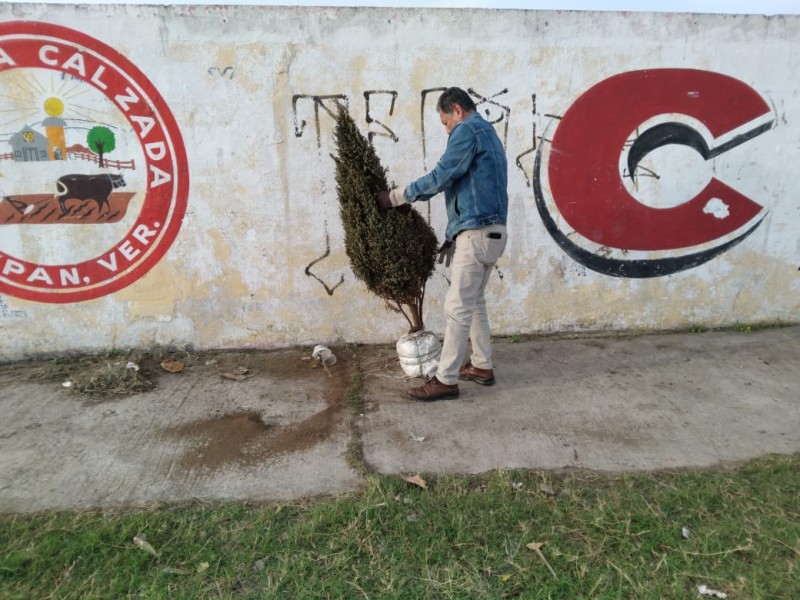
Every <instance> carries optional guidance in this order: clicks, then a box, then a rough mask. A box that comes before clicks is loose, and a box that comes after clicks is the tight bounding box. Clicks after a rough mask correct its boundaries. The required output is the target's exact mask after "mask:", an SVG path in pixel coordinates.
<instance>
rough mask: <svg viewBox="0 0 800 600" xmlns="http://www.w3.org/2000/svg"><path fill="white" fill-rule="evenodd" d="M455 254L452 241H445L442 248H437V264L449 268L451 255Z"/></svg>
mask: <svg viewBox="0 0 800 600" xmlns="http://www.w3.org/2000/svg"><path fill="white" fill-rule="evenodd" d="M455 253H456V245H455V244H454V243H453V242H452V240H445V242H444V244H442V247H441V248H439V264H442V263H444V266H445V267H449V266H450V263H451V262H452V261H453V254H455Z"/></svg>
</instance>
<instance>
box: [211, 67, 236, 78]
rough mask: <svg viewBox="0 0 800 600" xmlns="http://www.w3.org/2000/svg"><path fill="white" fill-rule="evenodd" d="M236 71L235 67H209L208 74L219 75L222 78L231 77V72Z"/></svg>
mask: <svg viewBox="0 0 800 600" xmlns="http://www.w3.org/2000/svg"><path fill="white" fill-rule="evenodd" d="M235 72H236V67H225V68H224V69H223V68H222V67H209V68H208V74H209V75H211V76H212V77H221V78H223V79H233V74H234V73H235Z"/></svg>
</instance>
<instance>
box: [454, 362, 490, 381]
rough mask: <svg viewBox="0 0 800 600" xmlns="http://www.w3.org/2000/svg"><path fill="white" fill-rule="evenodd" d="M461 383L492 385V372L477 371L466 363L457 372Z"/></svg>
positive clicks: (476, 368) (488, 370)
mask: <svg viewBox="0 0 800 600" xmlns="http://www.w3.org/2000/svg"><path fill="white" fill-rule="evenodd" d="M458 378H459V379H460V380H461V381H474V382H476V383H480V384H481V385H494V371H492V369H479V368H478V367H473V366H472V365H471V364H470V363H467V364H466V365H464V366H463V367H461V370H460V371H459V372H458Z"/></svg>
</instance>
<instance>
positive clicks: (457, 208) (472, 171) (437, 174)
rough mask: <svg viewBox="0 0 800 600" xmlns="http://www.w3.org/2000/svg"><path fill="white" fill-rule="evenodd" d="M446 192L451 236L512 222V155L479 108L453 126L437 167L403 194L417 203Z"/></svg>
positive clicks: (447, 237) (447, 232)
mask: <svg viewBox="0 0 800 600" xmlns="http://www.w3.org/2000/svg"><path fill="white" fill-rule="evenodd" d="M442 191H444V198H445V204H446V206H447V229H446V230H445V238H446V239H448V240H452V239H453V238H455V236H456V235H458V233H459V232H461V231H463V230H465V229H478V228H480V227H486V226H488V225H494V224H500V225H505V224H506V217H507V215H508V164H507V162H506V154H505V152H504V150H503V145H502V143H501V142H500V138H498V137H497V133H496V132H495V130H494V127H493V126H492V125H490V124H489V123H487V122H486V121H485V120H484V119H483V117H481V116H480V115H479V114H478V113H477V112H473V113H472V114H471V115H469V116H468V117H467V118H466V119H464V120H463V121H462V122H461V123H458V124H457V125H456V126H455V127H453V129H452V130H451V131H450V137H449V138H448V140H447V149H446V150H445V152H444V154H442V157H441V158H440V159H439V162H438V164H437V165H436V167H434V169H433V171H431V172H430V173H428V174H427V175H423V176H422V177H420V178H419V179H417V180H416V181H414V182H413V183H411V184H410V185H408V186H407V187H406V189H405V192H404V194H403V197H404V198H405V200H406V202H416V201H418V200H429V199H430V198H432V197H433V196H435V195H436V194H438V193H439V192H442Z"/></svg>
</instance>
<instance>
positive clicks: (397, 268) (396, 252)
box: [333, 107, 438, 332]
mask: <svg viewBox="0 0 800 600" xmlns="http://www.w3.org/2000/svg"><path fill="white" fill-rule="evenodd" d="M335 141H336V147H337V151H338V156H334V157H333V158H334V160H335V161H336V189H337V193H338V196H339V214H340V216H341V218H342V224H343V225H344V233H345V237H344V245H345V251H346V253H347V256H348V258H349V259H350V266H351V268H352V269H353V273H354V274H355V276H356V277H357V278H358V279H360V280H361V281H363V282H364V283H365V284H366V286H367V289H368V290H369V291H371V292H372V293H374V294H376V295H377V296H379V297H380V298H383V299H384V300H386V301H387V302H388V303H389V304H390V306H394V307H396V308H397V309H398V310H400V311H401V312H402V313H403V315H404V316H405V317H406V319H407V320H408V322H409V325H410V326H411V331H412V332H414V331H421V330H422V329H424V323H423V320H422V305H423V300H424V298H425V283H426V282H427V280H428V278H429V277H430V276H431V274H432V273H433V269H434V267H435V262H436V252H437V245H438V244H437V240H436V234H435V233H434V231H433V228H432V227H431V226H430V224H428V222H427V221H426V220H425V219H424V218H423V216H422V215H420V214H419V213H418V212H417V211H416V210H414V209H413V208H411V206H410V205H408V206H403V207H400V208H395V209H391V210H388V211H385V212H381V211H379V210H378V208H377V206H376V204H375V200H374V196H375V193H376V192H379V191H381V190H388V189H389V185H388V183H387V180H386V170H385V169H384V168H383V166H381V162H380V159H379V158H378V156H377V154H376V153H375V149H374V148H373V147H372V145H370V143H369V142H368V141H367V139H366V138H365V137H364V136H363V135H362V134H361V132H360V131H359V130H358V127H357V126H356V124H355V122H354V121H353V119H352V117H351V116H350V115H349V113H348V112H347V109H346V108H344V107H340V108H339V114H338V117H337V121H336V130H335Z"/></svg>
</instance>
